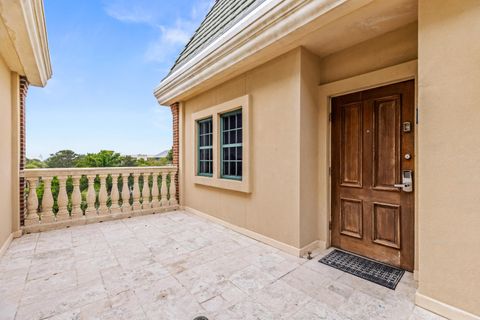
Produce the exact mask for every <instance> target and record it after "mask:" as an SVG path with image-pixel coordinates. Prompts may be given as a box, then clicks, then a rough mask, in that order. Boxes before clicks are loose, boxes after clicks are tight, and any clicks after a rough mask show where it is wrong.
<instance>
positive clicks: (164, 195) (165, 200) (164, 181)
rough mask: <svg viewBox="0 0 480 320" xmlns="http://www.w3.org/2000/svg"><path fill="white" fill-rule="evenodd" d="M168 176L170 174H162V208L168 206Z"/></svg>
mask: <svg viewBox="0 0 480 320" xmlns="http://www.w3.org/2000/svg"><path fill="white" fill-rule="evenodd" d="M167 175H168V172H162V184H161V186H160V195H161V197H162V200H161V201H160V204H161V205H162V207H166V206H167V205H168V197H167Z"/></svg>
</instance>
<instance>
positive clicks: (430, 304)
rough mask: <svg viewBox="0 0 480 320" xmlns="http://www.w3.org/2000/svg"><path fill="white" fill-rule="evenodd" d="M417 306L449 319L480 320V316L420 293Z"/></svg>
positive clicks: (417, 296) (416, 296)
mask: <svg viewBox="0 0 480 320" xmlns="http://www.w3.org/2000/svg"><path fill="white" fill-rule="evenodd" d="M415 304H416V305H417V306H419V307H422V308H424V309H427V310H429V311H431V312H434V313H436V314H438V315H440V316H442V317H446V318H448V319H456V320H457V319H458V320H480V316H478V315H474V314H472V313H469V312H467V311H464V310H462V309H458V308H456V307H454V306H451V305H449V304H446V303H443V302H440V301H438V300H436V299H433V298H430V297H427V296H425V295H423V294H421V293H419V292H418V291H417V292H416V293H415Z"/></svg>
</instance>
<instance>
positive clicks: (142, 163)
mask: <svg viewBox="0 0 480 320" xmlns="http://www.w3.org/2000/svg"><path fill="white" fill-rule="evenodd" d="M167 164H169V161H168V160H167V157H164V158H160V159H158V160H156V159H147V160H144V159H138V160H137V165H138V166H139V167H159V166H166V165H167Z"/></svg>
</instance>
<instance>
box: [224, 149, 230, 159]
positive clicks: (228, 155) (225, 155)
mask: <svg viewBox="0 0 480 320" xmlns="http://www.w3.org/2000/svg"><path fill="white" fill-rule="evenodd" d="M223 159H224V160H230V154H229V153H228V148H223Z"/></svg>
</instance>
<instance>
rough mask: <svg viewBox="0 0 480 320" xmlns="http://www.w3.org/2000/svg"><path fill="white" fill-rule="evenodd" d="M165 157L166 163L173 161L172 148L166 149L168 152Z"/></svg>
mask: <svg viewBox="0 0 480 320" xmlns="http://www.w3.org/2000/svg"><path fill="white" fill-rule="evenodd" d="M165 158H166V159H167V161H168V163H172V162H173V149H170V150H168V154H167V156H166V157H165Z"/></svg>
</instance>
